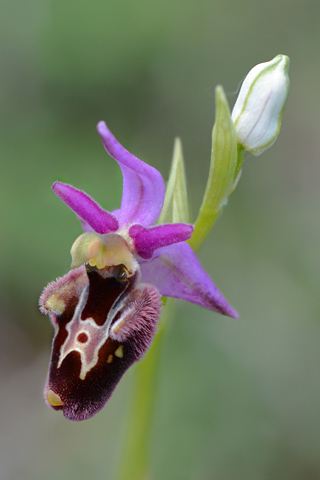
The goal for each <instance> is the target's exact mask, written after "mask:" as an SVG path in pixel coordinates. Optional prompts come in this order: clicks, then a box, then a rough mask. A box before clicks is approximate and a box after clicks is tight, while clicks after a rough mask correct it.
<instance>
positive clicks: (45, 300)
mask: <svg viewBox="0 0 320 480" xmlns="http://www.w3.org/2000/svg"><path fill="white" fill-rule="evenodd" d="M97 130H98V133H99V135H100V136H101V139H102V142H103V144H104V147H105V149H106V151H107V152H108V154H109V155H110V156H111V157H113V158H114V159H115V160H116V161H117V162H118V164H119V166H120V168H121V170H122V174H123V196H122V202H121V208H120V209H119V210H115V211H113V212H111V213H110V212H108V211H106V210H104V209H103V208H102V207H101V206H100V205H98V204H97V203H96V202H95V200H93V199H92V198H91V197H90V196H89V195H87V194H86V193H85V192H83V191H81V190H78V189H76V188H74V187H73V186H71V185H67V184H64V183H61V182H55V183H54V184H53V187H52V188H53V191H54V192H55V193H56V195H58V197H60V199H61V200H62V201H63V202H65V203H66V204H67V205H68V206H69V207H70V208H71V209H72V210H73V211H74V212H75V213H76V215H77V216H78V218H79V219H80V222H81V224H82V227H83V230H84V233H82V235H80V237H78V238H77V239H76V241H75V242H74V244H73V246H72V248H71V255H72V264H71V267H72V270H71V271H70V272H69V273H68V274H66V275H65V276H64V277H62V278H60V279H58V280H56V281H55V282H53V283H51V284H49V286H48V287H47V288H46V289H45V290H44V291H43V293H42V295H41V298H40V308H41V310H42V312H43V313H45V314H48V315H49V316H50V318H51V321H52V324H53V326H54V328H55V336H54V339H53V344H52V353H51V360H50V368H49V374H48V380H47V385H46V389H45V397H46V401H47V403H48V404H49V405H50V406H51V407H53V408H54V409H56V410H63V414H64V415H65V417H67V418H68V419H70V420H84V419H87V418H90V417H92V416H93V415H95V414H96V413H97V412H98V411H99V410H100V409H101V408H102V407H103V406H104V404H105V403H106V401H107V400H108V399H109V398H110V396H111V394H112V392H113V390H114V388H115V387H116V385H117V383H118V382H119V380H120V379H121V377H122V375H123V374H124V372H125V371H126V370H127V369H128V368H129V367H130V366H131V365H132V364H133V363H134V362H135V361H137V360H139V359H140V358H141V357H143V355H144V354H145V352H146V351H147V349H148V348H149V346H150V344H151V342H152V339H153V337H154V335H155V333H156V331H157V326H158V320H159V317H160V312H161V296H169V297H174V298H180V299H183V300H187V301H189V302H192V303H196V304H198V305H200V306H202V307H205V308H208V309H210V310H214V311H216V312H219V313H221V314H223V315H229V316H231V317H235V318H236V317H237V313H236V312H235V311H234V310H233V309H232V308H231V307H230V306H229V305H228V303H227V302H226V300H225V299H224V297H223V296H222V295H221V293H220V292H219V291H218V289H217V288H216V287H215V285H214V284H213V283H212V280H211V279H210V277H209V275H208V274H207V273H206V272H205V271H204V270H203V268H202V266H201V265H200V263H199V261H198V260H197V258H196V256H195V254H194V252H193V250H192V248H191V247H190V246H189V245H188V243H186V241H187V240H188V239H190V237H191V235H192V232H193V226H192V225H190V224H186V223H172V224H160V225H154V223H155V222H156V221H157V219H158V217H159V215H160V213H161V210H162V207H163V203H164V196H165V186H164V182H163V179H162V177H161V174H160V173H159V172H158V171H157V170H156V169H155V168H153V167H151V166H150V165H147V164H146V163H144V162H142V161H141V160H139V159H138V158H137V157H135V156H134V155H132V154H131V153H129V152H128V151H127V150H126V149H125V148H124V147H123V146H122V145H120V143H119V142H118V141H117V140H116V138H115V137H114V136H113V135H112V133H111V132H110V131H109V129H108V128H107V126H106V124H105V123H104V122H100V123H99V124H98V126H97Z"/></svg>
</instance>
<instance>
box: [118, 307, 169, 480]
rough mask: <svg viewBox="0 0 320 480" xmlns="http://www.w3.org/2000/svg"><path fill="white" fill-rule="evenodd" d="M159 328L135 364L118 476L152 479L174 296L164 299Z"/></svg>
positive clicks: (129, 479) (132, 478)
mask: <svg viewBox="0 0 320 480" xmlns="http://www.w3.org/2000/svg"><path fill="white" fill-rule="evenodd" d="M164 303H165V306H164V309H163V313H162V318H161V324H160V328H159V331H158V333H157V335H156V337H155V339H154V342H153V344H152V348H151V349H150V350H149V352H148V354H147V355H146V358H145V359H144V360H142V361H141V362H139V363H138V364H137V365H136V366H135V372H134V373H135V379H134V392H133V395H132V398H131V400H130V408H129V415H128V420H127V423H126V429H125V430H126V436H125V439H124V444H123V447H122V448H121V458H120V468H119V471H118V476H117V478H118V480H149V479H150V476H149V473H150V472H149V467H150V464H149V462H150V437H151V431H152V427H153V419H154V417H155V415H154V412H155V405H156V390H157V388H156V387H157V381H158V370H159V356H160V353H161V347H162V342H163V339H164V332H165V325H166V323H167V319H168V317H169V315H170V313H171V310H172V307H173V304H174V300H173V299H171V298H170V299H168V300H167V299H165V300H164Z"/></svg>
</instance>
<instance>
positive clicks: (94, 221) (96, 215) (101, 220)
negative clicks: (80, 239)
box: [52, 182, 119, 234]
mask: <svg viewBox="0 0 320 480" xmlns="http://www.w3.org/2000/svg"><path fill="white" fill-rule="evenodd" d="M52 190H53V191H54V193H55V194H56V195H58V197H59V198H61V200H62V201H63V202H64V203H66V204H67V205H68V207H70V208H71V210H73V211H74V212H75V213H76V214H77V215H78V217H79V218H80V219H81V220H82V222H81V223H82V225H83V227H84V230H86V231H87V230H89V228H87V227H86V224H87V225H89V227H91V229H92V230H94V231H95V232H97V233H101V234H103V233H110V232H115V231H116V230H118V228H119V223H118V220H117V219H116V217H115V216H114V215H112V213H110V212H107V211H106V210H104V209H103V208H102V207H100V205H99V204H98V203H97V202H96V201H95V200H93V198H91V197H90V196H89V195H87V194H86V193H85V192H83V191H82V190H78V189H77V188H74V187H72V185H68V184H66V183H61V182H55V183H54V184H53V185H52Z"/></svg>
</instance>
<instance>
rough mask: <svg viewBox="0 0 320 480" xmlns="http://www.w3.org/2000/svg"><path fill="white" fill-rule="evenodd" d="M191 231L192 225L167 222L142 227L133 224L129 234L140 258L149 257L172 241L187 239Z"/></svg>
mask: <svg viewBox="0 0 320 480" xmlns="http://www.w3.org/2000/svg"><path fill="white" fill-rule="evenodd" d="M192 232H193V225H188V224H186V223H168V224H166V225H157V226H156V227H150V228H144V227H142V226H141V225H133V226H132V227H131V228H130V230H129V235H130V237H131V238H132V239H133V243H134V248H135V251H136V252H137V253H138V255H140V257H142V258H151V257H152V255H153V252H154V251H155V250H156V249H158V248H160V247H166V246H168V245H172V244H173V243H179V242H184V241H185V240H188V239H189V238H190V237H191V235H192Z"/></svg>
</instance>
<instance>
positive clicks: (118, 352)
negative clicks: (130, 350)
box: [114, 345, 123, 358]
mask: <svg viewBox="0 0 320 480" xmlns="http://www.w3.org/2000/svg"><path fill="white" fill-rule="evenodd" d="M114 354H115V356H116V357H119V358H123V345H119V347H118V348H117V350H116V351H115V352H114Z"/></svg>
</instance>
